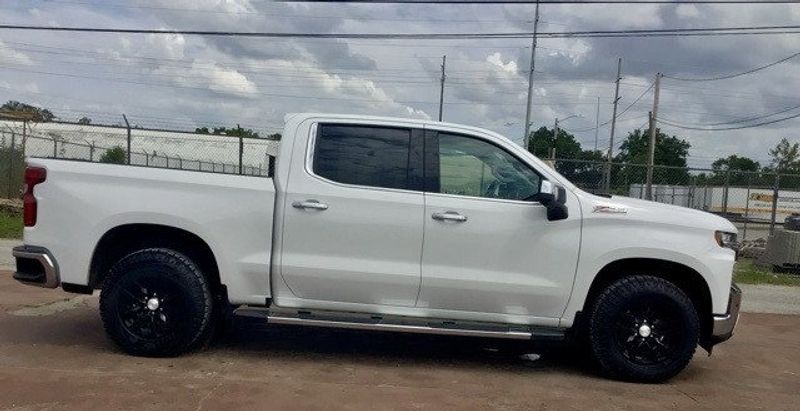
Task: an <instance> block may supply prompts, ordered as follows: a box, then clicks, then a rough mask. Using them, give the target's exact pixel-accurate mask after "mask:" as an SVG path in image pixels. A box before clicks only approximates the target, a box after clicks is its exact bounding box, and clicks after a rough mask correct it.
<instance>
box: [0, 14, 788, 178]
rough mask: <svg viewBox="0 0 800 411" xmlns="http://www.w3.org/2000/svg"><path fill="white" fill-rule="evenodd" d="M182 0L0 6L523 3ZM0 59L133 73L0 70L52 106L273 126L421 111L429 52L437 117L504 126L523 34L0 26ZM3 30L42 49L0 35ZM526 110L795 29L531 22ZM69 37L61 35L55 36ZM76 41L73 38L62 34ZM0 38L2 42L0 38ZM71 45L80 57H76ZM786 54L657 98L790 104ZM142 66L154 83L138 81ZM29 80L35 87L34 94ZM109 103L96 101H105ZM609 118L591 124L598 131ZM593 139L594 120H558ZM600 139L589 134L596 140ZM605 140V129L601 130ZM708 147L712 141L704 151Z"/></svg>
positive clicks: (681, 116) (638, 116) (321, 21)
mask: <svg viewBox="0 0 800 411" xmlns="http://www.w3.org/2000/svg"><path fill="white" fill-rule="evenodd" d="M191 3H192V4H188V3H186V4H184V3H175V2H172V1H168V0H140V1H135V2H133V3H130V4H131V6H132V7H127V6H125V7H103V6H99V5H98V6H96V7H89V6H87V5H82V4H73V3H71V2H68V3H60V2H56V3H52V4H50V3H48V7H47V8H40V9H39V11H38V13H32V12H31V10H30V6H25V5H18V6H11V7H10V11H9V12H8V15H7V20H9V21H20V22H26V23H31V24H42V25H47V24H52V25H76V26H77V25H85V26H93V25H100V24H99V23H97V22H102V23H103V24H102V25H104V26H115V27H148V28H166V29H170V28H182V29H203V30H228V31H274V32H311V33H330V32H367V33H380V32H490V31H504V32H511V31H530V30H531V28H532V27H531V24H532V19H533V6H530V5H466V6H459V7H451V6H442V5H435V4H428V5H414V6H409V5H385V4H384V5H354V4H297V3H281V2H266V1H260V0H259V1H255V0H253V1H248V0H199V1H196V2H191ZM541 11H542V19H541V26H540V28H541V30H543V31H564V30H592V29H641V28H648V29H650V28H653V29H655V28H667V27H718V26H747V25H780V24H793V23H794V22H796V21H797V20H798V19H800V6H798V5H793V6H790V5H750V6H742V5H736V6H730V5H728V6H723V5H688V4H681V5H653V4H650V5H635V6H634V5H581V6H575V5H546V6H542V7H541ZM0 36H2V37H0V38H1V39H2V40H0V41H5V43H4V44H0V60H2V61H18V62H25V63H27V64H33V63H38V62H39V61H43V62H44V63H43V64H46V65H47V71H52V72H61V73H79V74H80V75H82V76H89V77H91V76H97V77H104V78H117V79H121V80H125V81H131V82H134V83H142V84H130V83H120V82H117V83H115V82H103V83H100V84H103V85H104V87H98V86H97V84H98V82H96V81H92V80H88V79H87V80H75V81H69V82H65V81H64V79H63V77H56V76H51V77H48V76H43V75H37V74H35V73H26V72H24V71H22V72H20V71H10V70H9V71H3V72H2V75H3V81H4V82H6V83H7V84H9V85H12V87H14V90H13V91H14V92H16V93H19V97H17V96H13V95H12V96H9V97H15V98H18V99H24V98H23V97H25V96H26V95H25V94H24V93H26V92H29V91H30V89H27V90H26V88H25V86H22V85H23V84H34V85H38V87H39V90H46V93H47V98H44V99H43V100H46V101H45V102H46V103H47V104H49V105H51V106H63V107H67V106H69V107H98V106H99V107H103V103H105V105H106V106H107V107H114V111H122V110H125V111H128V109H126V107H130V110H134V109H135V110H139V111H140V112H144V113H147V110H150V111H151V112H153V113H158V115H159V116H161V117H168V118H173V119H176V121H178V120H177V119H180V121H190V120H192V119H194V120H195V121H200V120H202V121H212V120H213V121H220V122H225V123H235V122H241V123H242V124H247V123H250V124H264V125H265V126H267V125H268V126H269V127H279V124H280V123H281V122H282V118H283V116H284V114H285V113H287V112H296V111H323V112H325V111H327V112H347V113H360V114H378V115H396V116H404V117H421V118H427V117H430V116H431V115H432V114H433V113H436V112H437V109H438V97H439V95H438V93H439V75H440V73H439V70H440V68H439V64H440V62H441V56H442V55H445V54H446V55H447V80H446V84H445V107H444V117H445V120H446V121H452V122H461V123H467V124H471V125H476V126H482V127H487V128H491V129H493V130H495V131H498V132H500V133H504V134H506V135H508V136H509V137H512V138H514V139H516V140H517V141H519V140H520V139H521V134H522V128H523V124H522V123H523V122H524V116H525V101H526V92H527V69H528V67H529V65H530V61H529V59H530V52H531V50H530V48H529V46H530V39H500V40H497V39H495V40H480V41H478V40H436V41H423V40H415V41H397V40H394V41H389V40H380V41H377V40H366V39H357V40H331V39H326V40H312V39H263V38H228V37H198V36H180V35H166V36H155V35H154V36H143V35H96V36H94V35H93V36H89V35H74V36H73V35H64V34H53V33H26V34H24V35H23V34H20V33H14V32H3V33H0ZM10 42H24V43H30V44H41V45H45V46H48V47H55V49H53V48H49V49H41V48H38V49H36V50H37V52H36V53H33V52H31V51H30V50H31V49H30V48H24V49H23V48H18V47H16V43H14V48H10V47H8V46H7V45H8V44H12V43H10ZM538 45H539V47H540V48H539V50H537V60H536V72H535V73H534V86H535V93H534V96H533V104H534V105H533V110H532V116H533V121H534V124H535V126H539V125H547V126H548V127H551V126H552V121H553V118H554V117H556V116H559V117H561V118H564V117H566V116H569V115H571V114H581V115H583V116H584V118H583V119H572V120H570V121H569V122H567V123H566V124H564V127H565V128H567V129H575V130H580V129H587V128H591V127H592V126H593V125H594V116H595V110H596V103H597V98H598V97H600V98H601V107H600V115H601V122H603V121H606V120H608V119H609V118H610V116H611V108H612V105H611V100H612V98H613V93H614V79H615V74H616V64H617V58H618V57H622V58H623V77H624V78H623V82H622V85H621V96H622V100H621V108H622V107H626V106H627V105H628V104H630V103H632V102H633V100H634V99H635V98H636V97H638V96H639V95H640V94H641V93H642V92H643V91H644V90H645V89H646V87H647V86H648V85H649V83H650V82H651V81H652V79H653V77H654V75H655V73H657V72H662V73H666V74H671V75H674V76H682V77H708V76H713V75H719V74H726V73H735V72H740V71H744V70H748V69H750V68H753V67H757V66H759V65H762V64H764V63H767V62H770V61H775V60H777V59H779V58H782V57H785V56H787V55H789V54H792V53H794V52H796V51H797V50H798V48H800V44H798V42H797V39H796V36H762V37H748V36H741V37H718V38H693V37H686V38H646V39H645V38H637V39H620V38H616V39H603V38H589V39H545V38H542V39H540V40H539V42H538ZM70 50H72V51H70ZM74 50H78V51H74ZM10 53H13V55H12V54H10ZM76 63H80V64H76ZM798 64H800V59H798V60H797V61H791V62H787V63H784V64H781V65H779V66H776V67H773V68H770V69H769V70H764V71H761V72H759V73H757V74H754V75H751V76H745V77H741V78H737V79H731V80H726V81H723V82H715V83H697V84H693V83H688V84H687V83H681V82H677V81H674V80H668V79H665V80H664V84H663V89H662V108H661V110H660V112H661V115H662V116H663V117H664V118H669V119H672V120H674V121H677V122H680V123H685V124H703V123H712V122H722V121H731V120H735V119H736V118H740V117H746V116H752V115H758V114H762V113H768V112H770V111H777V110H780V109H782V108H785V107H788V106H791V105H792V104H794V105H797V104H800V100H798V98H797V97H795V96H794V95H793V94H794V93H792V90H797V89H798V88H800V77H798V75H797V74H796V73H798V72H800V70H798ZM148 83H150V84H157V85H158V86H149V85H147V84H148ZM40 97H41V96H40ZM651 105H652V94H648V95H646V96H645V97H643V98H642V99H641V101H640V102H639V103H638V104H636V105H635V106H633V107H632V108H631V109H630V110H629V112H628V113H626V114H625V115H624V116H623V117H622V118H621V119H620V121H619V122H618V126H619V127H618V131H617V136H623V137H624V135H625V134H626V133H627V132H628V131H630V130H632V129H633V128H635V127H639V126H641V125H642V124H643V123H644V122H645V119H646V115H647V111H648V110H649V109H650V107H651ZM109 110H110V108H109ZM665 131H667V132H669V133H671V134H678V135H680V136H681V137H683V138H686V139H688V140H689V141H690V142H691V143H692V145H693V147H694V148H693V149H692V151H691V154H692V155H693V156H696V158H698V160H697V162H696V163H693V164H703V161H705V160H700V159H701V158H705V157H714V156H718V155H720V156H721V155H726V154H731V153H734V152H735V153H739V154H744V155H750V156H752V157H754V158H757V159H761V158H763V157H765V156H766V149H767V148H768V146H769V145H770V144H772V142H773V141H774V140H775V139H779V138H780V137H784V136H787V137H791V136H796V135H798V134H800V133H798V132H800V122H787V123H784V124H779V125H775V126H771V127H764V128H759V129H755V130H743V131H732V132H728V133H703V132H694V131H687V130H679V129H672V128H670V129H667V128H666V127H665ZM608 134H609V130H608V128H607V127H603V128H602V129H601V130H600V145H603V144H607V139H608ZM576 135H577V137H578V139H579V140H580V141H582V142H584V143H586V144H589V146H593V143H594V142H593V139H594V131H587V132H580V133H577V134H576ZM603 140H606V141H605V142H604V141H603ZM618 140H619V138H618ZM711 160H713V158H712V159H711Z"/></svg>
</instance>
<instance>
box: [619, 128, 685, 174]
mask: <svg viewBox="0 0 800 411" xmlns="http://www.w3.org/2000/svg"><path fill="white" fill-rule="evenodd" d="M691 147H692V145H691V144H690V143H689V142H688V141H686V140H683V139H681V138H679V137H677V136H670V135H667V134H665V133H662V132H661V130H660V129H656V148H655V156H654V164H655V165H656V166H671V167H686V157H687V156H688V155H689V149H690V148H691ZM649 150H650V135H649V133H647V132H645V131H644V130H642V129H636V130H634V131H632V132H630V133H628V136H627V137H625V140H623V141H622V145H621V146H620V152H619V154H617V156H616V157H615V161H616V162H620V163H626V165H625V166H622V167H619V168H617V170H615V171H616V172H618V173H623V174H621V177H620V178H614V176H612V179H613V181H626V182H630V183H644V182H645V180H646V178H645V176H646V174H647V168H646V167H645V166H644V165H646V164H647V160H648V157H649V156H650V151H649ZM653 183H654V184H688V183H689V172H688V171H687V170H686V169H682V168H655V169H654V171H653Z"/></svg>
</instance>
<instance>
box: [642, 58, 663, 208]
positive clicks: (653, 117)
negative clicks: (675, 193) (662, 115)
mask: <svg viewBox="0 0 800 411" xmlns="http://www.w3.org/2000/svg"><path fill="white" fill-rule="evenodd" d="M660 91H661V73H656V81H655V90H654V92H653V94H654V96H653V111H651V112H650V152H649V155H648V156H647V186H646V188H645V198H646V199H648V200H652V199H653V165H654V164H655V158H656V121H657V120H658V98H659V94H660Z"/></svg>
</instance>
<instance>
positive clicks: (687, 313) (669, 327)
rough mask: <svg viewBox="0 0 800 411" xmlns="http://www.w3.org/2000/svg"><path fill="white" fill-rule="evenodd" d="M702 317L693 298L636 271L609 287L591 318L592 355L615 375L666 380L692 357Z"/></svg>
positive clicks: (638, 380)
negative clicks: (636, 274) (637, 273)
mask: <svg viewBox="0 0 800 411" xmlns="http://www.w3.org/2000/svg"><path fill="white" fill-rule="evenodd" d="M699 333H700V322H699V319H698V315H697V310H696V309H695V307H694V305H693V304H692V301H691V300H690V299H689V297H688V296H687V295H686V294H685V293H684V292H683V291H681V289H679V288H678V287H676V286H675V285H674V284H672V283H670V282H668V281H666V280H664V279H662V278H658V277H652V276H631V277H625V278H623V279H620V280H618V281H616V282H614V283H612V284H611V285H609V286H608V288H606V289H605V290H604V291H603V292H602V293H601V294H600V295H599V296H598V297H597V299H596V300H595V303H594V306H593V309H592V310H591V316H590V318H589V342H590V346H591V351H592V354H593V355H594V358H595V359H596V360H597V362H598V363H599V364H600V366H601V367H602V368H603V370H605V371H606V372H607V373H609V374H610V375H612V376H614V377H616V378H620V379H625V380H629V381H637V382H660V381H664V380H667V379H669V378H671V377H673V376H675V375H676V374H678V373H679V372H680V371H681V370H683V369H684V368H685V367H686V366H687V365H688V364H689V361H691V359H692V356H693V355H694V351H695V349H696V347H697V343H698V338H699Z"/></svg>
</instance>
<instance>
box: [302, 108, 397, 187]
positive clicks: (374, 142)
mask: <svg viewBox="0 0 800 411" xmlns="http://www.w3.org/2000/svg"><path fill="white" fill-rule="evenodd" d="M410 139H411V130H408V129H401V128H385V127H361V126H344V125H342V126H339V125H324V124H323V125H320V128H319V133H318V135H317V140H316V142H315V144H314V173H315V174H317V175H318V176H321V177H325V178H327V179H329V180H332V181H336V182H339V183H345V184H356V185H362V186H372V187H388V188H402V189H406V188H408V170H409V160H408V158H409V143H410Z"/></svg>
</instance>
